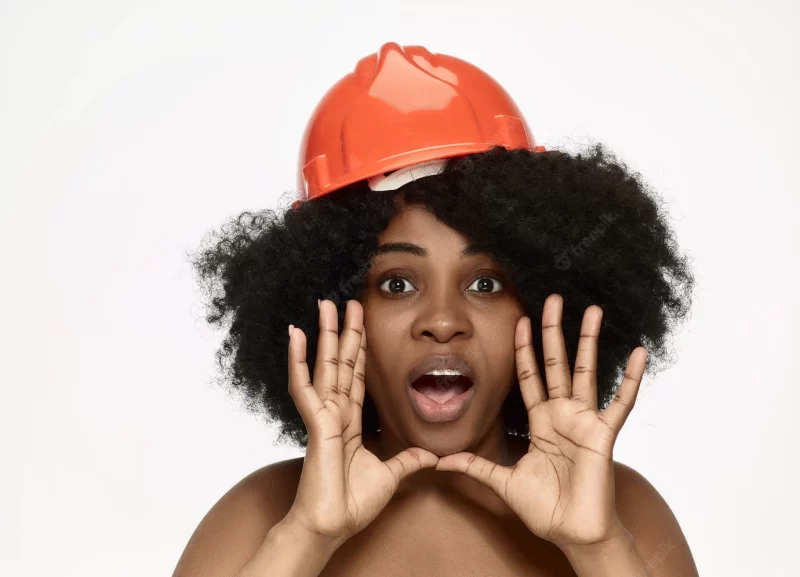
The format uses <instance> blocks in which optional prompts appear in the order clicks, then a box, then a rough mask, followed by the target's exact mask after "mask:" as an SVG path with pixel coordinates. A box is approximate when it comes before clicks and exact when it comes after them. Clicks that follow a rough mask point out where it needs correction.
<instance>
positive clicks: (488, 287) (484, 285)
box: [467, 276, 503, 293]
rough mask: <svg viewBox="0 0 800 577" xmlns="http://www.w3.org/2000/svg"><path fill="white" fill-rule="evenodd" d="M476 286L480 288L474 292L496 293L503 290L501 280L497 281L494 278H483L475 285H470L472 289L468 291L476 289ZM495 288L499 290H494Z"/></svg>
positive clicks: (477, 280) (476, 281)
mask: <svg viewBox="0 0 800 577" xmlns="http://www.w3.org/2000/svg"><path fill="white" fill-rule="evenodd" d="M475 285H477V286H478V288H477V289H472V290H475V291H476V292H479V293H496V292H499V291H500V290H502V288H503V283H502V282H500V279H497V278H495V277H493V276H482V277H481V278H479V279H476V280H475V282H474V283H472V284H471V285H469V286H470V288H467V290H470V289H471V287H474V286H475ZM495 287H497V290H492V289H493V288H495Z"/></svg>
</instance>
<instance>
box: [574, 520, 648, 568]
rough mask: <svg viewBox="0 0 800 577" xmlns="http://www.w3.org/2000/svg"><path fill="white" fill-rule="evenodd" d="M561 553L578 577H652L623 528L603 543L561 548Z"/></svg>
mask: <svg viewBox="0 0 800 577" xmlns="http://www.w3.org/2000/svg"><path fill="white" fill-rule="evenodd" d="M561 550H562V551H563V552H564V554H565V555H566V557H567V559H568V560H569V562H570V564H571V565H572V569H573V570H574V571H575V574H576V575H578V577H652V574H651V573H650V570H649V569H648V568H647V566H646V565H645V562H644V560H643V559H642V557H641V556H640V555H639V552H638V551H637V550H636V542H635V541H634V539H633V536H632V535H631V534H630V532H628V530H627V529H625V528H624V527H622V528H620V530H619V532H618V533H616V534H615V535H614V536H613V537H612V538H610V539H608V540H606V541H604V542H603V543H597V544H594V545H577V546H564V547H561Z"/></svg>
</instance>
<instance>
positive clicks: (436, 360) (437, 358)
mask: <svg viewBox="0 0 800 577" xmlns="http://www.w3.org/2000/svg"><path fill="white" fill-rule="evenodd" d="M435 369H439V370H441V369H453V370H456V371H459V372H460V373H461V374H462V375H464V376H465V377H467V378H469V380H470V381H472V382H473V383H474V382H475V371H474V370H473V369H472V365H470V364H469V362H468V361H467V360H466V359H465V358H464V357H462V356H461V355H458V354H456V353H449V354H444V355H428V356H427V357H425V358H424V359H422V362H420V363H419V364H417V366H415V367H414V368H413V369H411V374H410V375H409V381H408V384H409V385H412V384H413V383H414V381H416V380H417V379H418V378H420V377H421V376H422V375H424V374H425V373H427V372H428V371H433V370H435Z"/></svg>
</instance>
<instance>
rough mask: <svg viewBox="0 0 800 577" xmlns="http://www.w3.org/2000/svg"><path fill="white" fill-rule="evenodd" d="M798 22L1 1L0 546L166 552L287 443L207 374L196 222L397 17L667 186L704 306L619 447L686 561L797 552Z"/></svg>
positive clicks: (412, 36) (548, 131) (271, 203)
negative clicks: (676, 532)
mask: <svg viewBox="0 0 800 577" xmlns="http://www.w3.org/2000/svg"><path fill="white" fill-rule="evenodd" d="M798 25H800V18H798V4H797V3H795V2H791V1H788V0H787V1H783V2H778V1H772V2H763V1H762V2H758V3H756V2H722V1H715V2H712V1H707V0H704V1H697V0H692V1H687V0H679V1H671V2H658V3H656V2H633V1H626V2H623V1H619V0H609V1H606V2H540V1H525V2H523V1H517V2H500V1H495V2H477V1H467V0H459V1H458V2H455V1H454V2H421V1H420V2H409V1H403V2H400V1H394V2H386V1H377V0H372V1H369V2H336V1H329V2H314V3H311V2H292V3H289V2H230V1H229V2H224V3H223V2H221V1H219V2H197V1H194V2H188V1H174V0H159V1H157V2H156V1H137V2H121V1H109V0H104V1H94V2H90V1H87V0H81V1H77V0H75V1H72V2H54V1H51V2H44V1H34V0H18V1H15V2H9V1H2V2H0V231H1V233H2V245H1V247H0V248H1V249H2V263H1V265H2V268H1V269H0V270H2V282H1V283H0V291H2V294H1V295H0V307H2V310H1V311H0V315H1V316H0V326H1V327H2V342H1V343H0V355H1V356H2V368H1V370H2V372H1V373H0V375H1V376H0V379H2V387H1V389H0V443H2V461H1V463H2V465H0V467H2V471H1V474H0V574H2V575H3V576H9V577H11V576H20V577H22V576H39V575H58V576H59V577H66V576H73V575H74V576H81V577H92V576H98V577H100V576H102V577H106V576H108V575H115V576H120V577H123V576H140V575H170V574H171V572H172V570H173V568H174V566H175V563H176V562H177V560H178V558H179V556H180V554H181V552H182V550H183V548H184V546H185V544H186V542H187V540H188V539H189V536H190V535H191V533H192V531H193V530H194V529H195V527H196V526H197V523H198V522H199V521H200V519H201V518H202V517H203V515H205V513H206V512H207V511H208V509H209V508H210V507H211V506H212V505H213V504H214V503H215V502H216V500H217V499H218V498H219V497H220V496H222V495H223V494H224V493H225V492H226V491H227V490H228V489H229V488H230V487H231V486H233V485H234V484H235V483H236V482H238V481H239V480H240V479H241V478H242V477H244V476H245V475H247V474H248V473H250V472H251V471H253V470H255V469H257V468H260V467H262V466H264V465H266V464H268V463H271V462H274V461H278V460H282V459H287V458H292V457H297V456H300V455H302V452H301V451H300V450H298V449H295V448H292V447H276V446H274V444H273V441H274V439H275V431H274V429H272V428H270V427H268V426H266V425H265V424H264V423H263V422H262V421H261V420H259V419H258V418H257V417H254V416H251V415H249V414H248V413H247V412H246V411H245V410H244V409H243V408H241V407H240V406H239V405H238V404H237V403H236V402H235V400H234V399H233V398H230V397H228V396H227V395H226V393H225V392H224V390H222V389H221V388H218V387H216V386H214V385H213V380H214V379H215V377H216V376H217V372H216V366H215V364H214V363H215V362H214V352H215V350H216V346H217V344H218V343H219V341H220V340H221V338H222V335H221V334H219V333H217V332H214V330H213V329H212V328H210V327H208V326H207V325H206V324H205V322H204V320H203V314H204V309H203V306H202V302H201V295H200V293H199V291H198V288H197V285H196V284H195V280H194V277H193V274H192V271H191V268H190V266H189V264H188V261H187V260H186V258H185V252H186V251H187V250H189V249H192V248H194V247H196V246H197V244H198V242H199V241H200V240H201V238H202V237H203V235H204V234H205V233H206V232H207V231H209V230H210V229H212V228H214V227H217V226H219V225H220V224H222V223H223V222H224V221H225V220H226V219H228V218H229V217H231V216H233V215H235V214H238V213H239V212H241V211H243V210H246V209H249V210H259V209H262V208H265V207H269V208H274V207H276V206H277V201H278V197H279V196H280V195H281V194H283V193H286V192H287V191H290V190H291V189H293V187H294V186H295V178H296V177H295V174H296V172H295V171H296V159H297V151H298V146H299V143H300V138H301V136H302V131H303V129H304V127H305V123H306V121H307V119H308V116H309V115H310V113H311V110H312V109H313V107H314V106H315V104H316V103H317V101H318V100H319V98H321V96H322V95H323V94H324V92H325V91H326V90H327V89H328V88H329V87H330V86H331V85H332V84H333V83H334V82H336V81H337V80H338V79H339V78H341V77H342V76H343V75H345V74H347V73H348V72H349V71H350V70H351V69H352V68H353V66H354V65H355V63H356V62H357V60H358V59H359V58H361V57H363V56H366V55H367V54H369V53H371V52H375V51H377V49H378V48H379V47H380V45H381V44H383V43H384V42H387V41H395V42H398V43H400V44H401V45H408V44H422V45H424V46H425V47H427V48H428V49H429V50H431V51H432V52H440V53H445V54H451V55H454V56H458V57H460V58H463V59H465V60H468V61H470V62H472V63H473V64H476V65H477V66H480V67H481V68H483V69H484V70H485V71H487V72H488V73H489V74H491V75H492V76H494V77H495V78H496V79H497V80H498V81H499V82H500V83H501V84H503V86H505V88H506V89H507V90H508V91H509V93H510V94H511V95H512V97H513V98H514V99H515V101H516V102H517V104H518V105H519V106H520V108H521V109H522V111H523V113H524V114H525V116H526V118H527V120H528V123H529V124H530V126H531V128H532V130H533V133H534V135H535V137H536V140H537V141H538V143H540V144H544V145H545V146H547V147H548V149H551V148H561V149H565V150H571V149H573V148H575V147H577V146H582V145H583V144H585V143H587V142H590V141H592V142H593V141H600V142H603V143H605V144H606V145H607V146H608V147H609V148H611V149H612V150H613V151H614V152H616V153H617V155H618V156H619V157H620V159H622V160H623V161H625V162H626V163H627V164H628V165H629V167H631V168H633V169H634V170H637V171H639V172H641V174H642V176H643V177H644V179H645V180H646V181H647V182H648V183H650V184H651V185H652V186H653V187H654V188H655V189H656V190H658V191H659V192H660V193H661V194H662V196H663V198H664V199H665V200H666V201H667V202H668V203H669V210H670V214H671V215H672V217H673V226H674V227H675V229H676V230H677V234H678V239H679V242H680V244H681V247H682V249H683V250H685V251H687V252H688V253H689V254H690V255H691V256H692V258H693V265H694V268H695V272H696V275H697V288H696V291H695V302H694V309H693V314H692V316H691V318H690V319H689V320H688V321H687V322H686V323H685V325H684V326H683V328H682V330H680V332H679V333H678V334H677V336H676V338H675V340H674V347H675V351H676V362H675V364H674V365H673V366H672V368H670V369H669V370H667V371H664V372H663V373H661V374H660V375H659V376H658V377H657V378H655V379H650V380H649V381H648V380H646V381H645V383H644V384H643V387H642V390H641V392H640V395H639V400H638V404H637V405H636V407H635V409H634V411H633V413H632V414H631V416H630V417H629V419H628V421H627V423H626V425H625V427H624V428H623V430H622V433H621V435H620V437H619V440H618V442H617V445H616V448H615V458H616V459H617V460H619V461H622V462H623V463H626V464H628V465H630V466H632V467H633V468H635V469H637V470H638V471H639V472H641V473H642V474H643V475H644V476H645V477H647V478H648V479H649V480H650V482H651V483H653V485H654V486H655V487H656V488H657V489H658V490H659V491H660V492H661V494H662V495H663V496H664V498H665V499H666V500H667V502H668V503H669V505H670V506H671V507H672V510H673V511H674V513H675V515H676V516H677V518H678V520H679V522H680V524H681V527H682V529H683V531H684V533H685V535H686V538H687V540H688V542H689V545H690V546H691V549H692V551H693V553H694V557H695V560H696V563H697V566H698V568H699V570H700V574H701V575H703V576H714V575H719V576H722V575H725V576H726V577H736V576H748V577H749V576H751V575H760V574H769V575H771V576H789V575H797V574H798V571H797V567H796V565H797V561H796V541H797V538H798V531H797V519H798V518H800V498H798V494H797V488H798V487H800V475H799V474H798V469H799V468H798V463H797V460H798V454H800V450H798V440H799V438H800V435H799V434H798V433H800V429H799V428H798V424H797V419H796V417H795V415H796V414H797V405H798V400H800V398H799V397H800V395H798V371H797V366H796V359H797V356H796V352H797V347H798V339H797V335H798V320H799V319H798V314H797V313H798V310H797V285H796V281H797V277H796V274H795V269H796V267H797V264H798V262H797V233H796V231H795V228H794V227H795V226H796V224H797V209H798V196H799V193H798V189H799V188H800V182H798V180H799V179H798V169H797V163H798V156H800V144H798V143H799V142H800V139H798V137H797V132H798V129H799V128H800V122H798V109H797V103H798V102H800V90H798V74H797V70H799V69H800V62H799V61H800V58H799V57H800V45H799V44H800V42H798V39H797V29H798ZM792 103H794V104H792ZM275 306H281V303H280V302H276V303H275ZM601 338H602V333H601Z"/></svg>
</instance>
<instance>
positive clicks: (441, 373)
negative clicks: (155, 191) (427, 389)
mask: <svg viewBox="0 0 800 577" xmlns="http://www.w3.org/2000/svg"><path fill="white" fill-rule="evenodd" d="M425 374H426V375H436V376H445V375H451V376H453V375H463V373H462V372H461V371H456V370H455V369H436V370H433V371H428V372H427V373H425Z"/></svg>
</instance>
